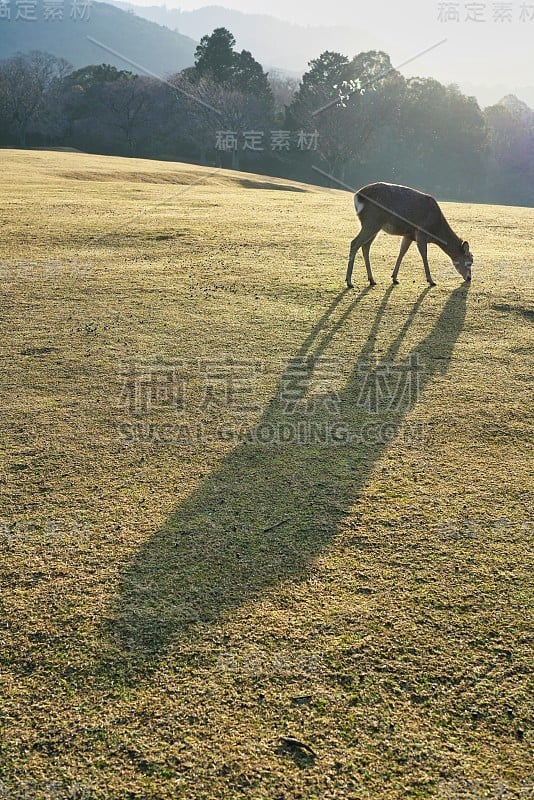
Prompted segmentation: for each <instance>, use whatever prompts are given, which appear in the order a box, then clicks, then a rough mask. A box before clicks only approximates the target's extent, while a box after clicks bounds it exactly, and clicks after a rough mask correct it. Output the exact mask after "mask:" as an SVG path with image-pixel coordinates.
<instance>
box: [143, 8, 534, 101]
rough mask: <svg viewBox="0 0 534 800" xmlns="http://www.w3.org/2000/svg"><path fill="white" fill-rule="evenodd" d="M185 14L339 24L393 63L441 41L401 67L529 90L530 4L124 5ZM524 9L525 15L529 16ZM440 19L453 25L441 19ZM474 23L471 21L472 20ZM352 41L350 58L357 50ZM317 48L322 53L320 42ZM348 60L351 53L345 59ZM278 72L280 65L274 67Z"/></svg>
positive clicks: (532, 70)
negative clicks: (369, 36) (370, 39)
mask: <svg viewBox="0 0 534 800" xmlns="http://www.w3.org/2000/svg"><path fill="white" fill-rule="evenodd" d="M131 2H134V3H136V4H138V5H166V6H167V7H168V8H181V9H183V10H192V9H195V8H200V7H202V6H207V5H223V6H226V7H228V8H234V9H237V10H239V11H246V12H249V13H264V14H270V15H272V16H276V17H279V18H281V19H285V20H288V21H290V22H295V23H298V24H300V25H329V26H332V25H342V26H347V27H351V28H354V29H357V30H359V31H363V32H365V31H367V32H373V34H375V35H377V36H378V37H379V40H380V42H381V46H382V48H383V49H384V50H386V52H388V53H389V55H390V56H391V58H392V61H393V64H394V65H396V66H397V65H400V64H401V63H403V62H404V61H406V60H407V59H410V58H412V57H413V56H415V55H416V54H417V53H419V52H420V51H422V50H425V49H426V48H430V47H431V46H432V45H434V44H435V43H437V42H438V41H440V40H441V39H446V40H447V41H446V42H444V43H443V44H442V45H440V46H439V47H437V48H436V49H434V50H432V51H431V52H429V53H427V54H426V55H424V56H421V57H417V58H416V59H415V60H414V61H413V62H412V63H411V64H410V65H407V66H406V67H404V68H402V69H401V72H402V73H403V74H404V75H406V76H409V75H431V76H433V77H435V78H437V79H438V80H440V81H442V82H444V83H450V82H455V83H459V84H460V85H462V86H466V85H468V84H469V85H473V86H475V85H480V86H483V85H486V86H497V85H498V86H502V87H503V89H504V90H506V88H507V87H510V89H512V88H513V89H517V88H518V87H531V89H532V91H534V77H533V76H534V47H533V46H532V42H534V0H457V1H456V2H443V0H388V2H384V0H366V1H365V2H363V1H362V0H323V2H316V0H207V1H206V0H131ZM529 9H530V10H529ZM447 13H452V14H453V15H454V14H457V16H458V18H457V19H448V20H446V21H444V20H443V16H444V15H447ZM477 15H478V17H479V20H476V21H475V19H473V17H474V16H477ZM361 38H362V37H356V36H355V48H354V52H356V51H358V50H360V49H362V48H361ZM324 49H329V48H328V41H325V44H324ZM347 55H349V56H352V55H354V53H347ZM281 66H283V65H281Z"/></svg>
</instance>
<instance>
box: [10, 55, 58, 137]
mask: <svg viewBox="0 0 534 800" xmlns="http://www.w3.org/2000/svg"><path fill="white" fill-rule="evenodd" d="M71 70H72V67H71V65H70V64H68V62H67V61H65V60H64V59H62V58H56V57H55V56H53V55H50V53H41V52H40V51H33V52H31V53H30V54H29V55H22V54H19V55H16V56H13V57H12V58H9V59H7V60H6V61H3V62H1V63H0V119H2V121H3V126H4V127H5V129H6V132H7V134H8V136H11V137H13V140H14V141H15V142H16V144H18V145H19V146H20V147H26V142H27V136H28V134H29V132H30V131H34V132H39V133H41V134H44V135H46V134H47V133H56V134H57V133H58V132H59V130H60V128H61V117H62V115H61V113H60V112H59V108H58V106H59V104H60V102H61V86H62V81H63V79H64V77H65V76H66V75H67V74H68V73H69V72H70V71H71Z"/></svg>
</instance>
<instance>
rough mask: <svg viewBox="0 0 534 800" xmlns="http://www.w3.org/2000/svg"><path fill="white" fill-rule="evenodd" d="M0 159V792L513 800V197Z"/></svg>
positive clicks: (519, 705)
mask: <svg viewBox="0 0 534 800" xmlns="http://www.w3.org/2000/svg"><path fill="white" fill-rule="evenodd" d="M0 158H1V162H2V174H3V179H2V183H1V186H0V195H1V196H0V208H1V224H2V232H3V236H2V255H1V257H0V268H1V271H2V278H3V280H2V295H3V297H2V312H1V313H2V381H1V391H2V395H3V405H2V412H3V413H2V428H3V433H2V440H1V447H2V466H1V470H0V482H1V488H2V496H3V502H2V510H1V512H0V553H1V561H0V575H1V585H2V591H1V596H0V604H1V609H0V610H1V626H0V682H1V692H0V798H1V800H12V799H13V800H15V799H17V800H18V798H30V797H31V798H38V799H39V800H41V799H42V798H46V799H47V800H49V799H51V798H62V799H63V798H71V800H74V798H79V799H80V798H84V800H86V799H87V798H99V800H100V798H102V800H103V799H104V798H105V799H106V800H108V799H109V800H118V799H119V798H125V799H126V798H139V799H140V800H141V799H142V798H158V799H160V798H161V799H163V798H187V799H188V800H200V799H202V800H210V799H211V798H224V799H225V800H226V798H228V800H231V799H232V798H251V799H253V800H286V799H287V800H292V799H293V798H302V800H312V799H314V798H317V799H318V798H325V799H326V800H333V798H336V799H337V798H340V799H341V798H342V799H343V800H345V799H346V798H351V799H352V798H354V799H356V798H357V799H358V800H364V798H373V800H374V798H377V799H379V800H392V799H393V798H440V800H475V799H476V800H479V798H480V799H481V798H484V799H485V800H486V799H488V798H490V799H491V800H497V799H499V800H510V799H511V798H521V800H524V798H532V797H534V777H533V774H532V769H531V767H532V744H533V740H534V737H533V732H532V727H531V717H530V716H529V714H531V698H532V693H531V692H530V694H529V688H528V679H529V673H530V666H531V656H532V643H533V635H532V620H531V618H529V604H530V605H531V602H532V594H531V593H530V594H529V585H530V587H531V583H532V581H531V575H532V550H531V549H529V548H530V546H531V542H532V533H533V528H534V525H533V522H532V505H531V497H530V496H529V489H530V488H531V484H530V479H529V467H530V463H529V462H530V459H529V456H530V455H531V450H530V447H531V440H530V441H529V436H530V434H531V432H532V426H531V418H530V419H529V413H530V412H531V408H532V406H531V401H532V394H531V392H530V384H529V381H530V377H531V358H529V356H531V354H532V325H531V323H532V310H531V309H532V305H531V301H532V297H531V295H530V296H529V285H531V284H532V267H533V264H534V242H533V237H532V230H533V223H534V212H533V210H532V209H527V208H508V207H496V206H487V205H468V204H444V206H443V207H444V211H445V213H446V215H447V216H448V218H449V220H450V222H451V224H452V226H453V228H454V229H455V230H457V232H458V233H459V234H460V235H461V236H463V237H464V238H466V239H468V240H469V242H470V243H471V249H472V251H473V254H474V256H475V265H474V269H473V281H472V285H471V286H470V287H469V288H467V287H466V286H465V285H464V284H462V283H461V279H460V277H459V276H458V275H457V273H456V272H455V271H454V269H453V268H452V265H450V263H449V262H448V259H447V258H446V257H445V256H444V254H442V253H441V251H439V250H438V249H436V248H431V250H430V264H431V268H432V270H433V274H434V278H435V279H436V280H437V281H438V285H437V286H436V287H435V288H432V289H429V288H427V287H426V284H425V281H424V271H423V267H422V264H421V263H420V260H419V255H418V254H417V252H416V248H413V250H410V252H409V253H408V255H407V257H406V259H405V262H404V264H403V267H402V269H401V273H400V280H401V283H400V285H399V286H397V287H394V288H393V287H392V286H391V285H390V274H391V269H392V267H393V264H394V262H395V258H396V254H397V248H398V239H394V238H392V237H388V236H385V235H384V236H381V237H379V239H378V240H377V242H376V244H375V245H374V247H373V251H372V257H373V264H374V269H375V277H376V278H377V280H378V286H376V287H375V288H373V289H368V288H367V287H366V283H365V268H364V266H363V261H362V258H361V254H360V255H359V256H358V261H357V268H355V273H354V283H355V289H354V290H353V291H350V292H349V291H343V278H344V270H345V265H346V258H347V255H348V247H349V242H350V239H351V238H352V236H354V235H355V232H356V231H357V230H358V225H357V222H356V219H355V217H354V212H353V208H352V202H351V197H350V195H349V194H348V193H346V192H340V191H335V190H326V189H315V188H313V187H309V186H304V185H299V184H292V183H289V182H287V181H282V180H277V179H274V178H273V179H271V178H262V177H261V176H253V175H246V174H244V173H237V172H230V171H222V172H220V171H219V172H217V171H214V170H210V169H207V168H206V169H203V168H199V167H193V166H190V165H181V164H171V163H159V162H149V161H141V160H128V159H120V158H108V157H98V156H90V155H83V154H77V153H55V152H49V153H47V152H22V151H7V150H3V151H1V154H0ZM392 387H393V389H392ZM282 737H295V738H296V739H298V740H299V741H301V742H302V743H304V744H307V745H309V747H311V748H312V750H313V752H310V751H309V750H306V749H304V748H302V747H300V746H299V745H296V744H295V743H292V742H291V741H286V740H284V739H283V738H282Z"/></svg>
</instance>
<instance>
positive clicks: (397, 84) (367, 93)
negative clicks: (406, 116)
mask: <svg viewBox="0 0 534 800" xmlns="http://www.w3.org/2000/svg"><path fill="white" fill-rule="evenodd" d="M403 85H404V79H403V78H402V76H401V75H400V74H399V73H398V72H397V71H396V70H394V69H393V67H392V66H391V62H390V60H389V56H388V55H387V54H386V53H382V52H381V51H374V50H371V51H369V52H367V53H360V54H359V55H358V56H356V57H355V58H354V59H353V60H352V61H349V59H348V58H347V57H346V56H344V55H342V54H341V53H335V52H330V51H326V52H324V53H322V54H321V56H320V57H319V58H318V59H315V60H313V61H311V62H310V69H309V70H308V72H306V73H305V74H304V76H303V78H302V82H301V85H300V87H299V90H298V92H297V94H296V95H295V98H294V100H293V102H292V104H291V106H290V109H289V114H288V124H290V125H291V126H292V127H295V126H300V127H306V128H308V129H316V130H317V131H318V133H319V154H320V156H321V157H322V158H323V160H324V161H325V163H326V167H327V169H328V171H329V172H330V173H331V174H332V175H333V176H337V177H339V178H341V179H342V180H343V179H344V177H345V171H346V169H347V166H348V165H349V164H350V163H351V162H356V163H361V162H362V161H363V159H365V157H366V156H367V153H368V152H369V150H371V149H372V147H373V146H374V145H375V144H376V141H377V133H378V132H379V131H381V129H384V127H385V126H386V125H387V124H390V125H391V124H392V122H393V118H394V116H395V114H396V113H397V111H398V108H399V103H400V97H401V95H402V89H403Z"/></svg>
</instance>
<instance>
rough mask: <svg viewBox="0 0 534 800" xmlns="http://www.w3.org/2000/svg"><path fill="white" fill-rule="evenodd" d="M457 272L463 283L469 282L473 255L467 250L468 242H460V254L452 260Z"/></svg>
mask: <svg viewBox="0 0 534 800" xmlns="http://www.w3.org/2000/svg"><path fill="white" fill-rule="evenodd" d="M452 263H453V264H454V267H455V269H456V270H457V272H459V273H460V275H461V276H462V278H463V279H464V281H470V280H471V267H472V266H473V255H472V253H471V251H470V249H469V242H462V243H461V245H460V252H459V254H458V256H457V257H456V258H453V259H452Z"/></svg>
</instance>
